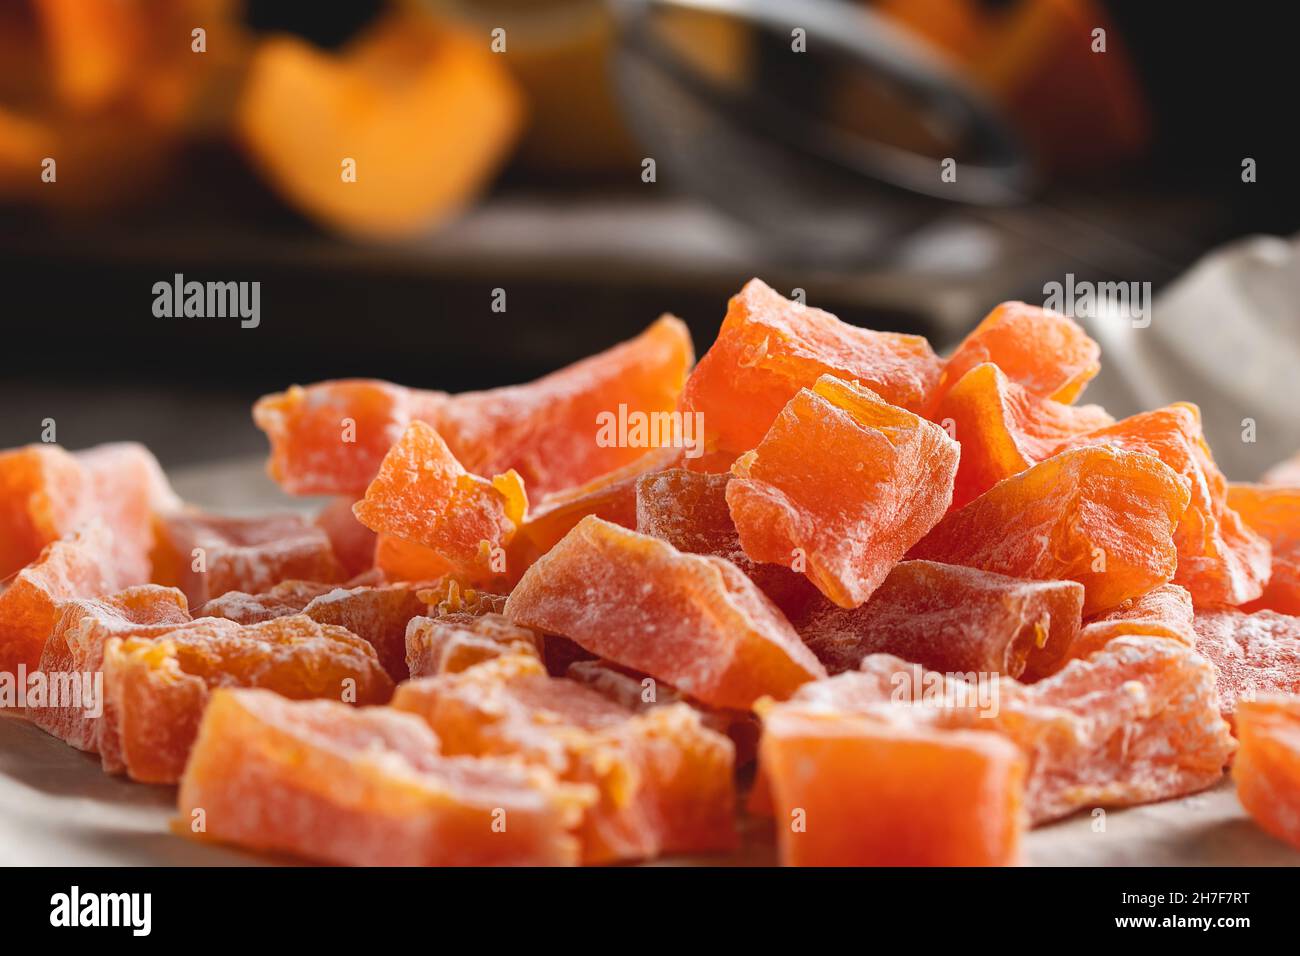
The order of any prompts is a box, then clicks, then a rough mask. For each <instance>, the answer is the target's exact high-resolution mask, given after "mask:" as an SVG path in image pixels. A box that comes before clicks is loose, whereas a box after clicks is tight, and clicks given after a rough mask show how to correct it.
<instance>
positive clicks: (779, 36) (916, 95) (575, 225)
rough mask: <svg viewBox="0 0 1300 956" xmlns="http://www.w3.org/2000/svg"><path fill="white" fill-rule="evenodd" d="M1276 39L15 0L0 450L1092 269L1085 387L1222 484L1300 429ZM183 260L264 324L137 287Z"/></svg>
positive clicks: (458, 7)
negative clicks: (745, 305)
mask: <svg viewBox="0 0 1300 956" xmlns="http://www.w3.org/2000/svg"><path fill="white" fill-rule="evenodd" d="M1294 56H1295V53H1294V41H1293V39H1292V35H1291V32H1290V29H1289V23H1288V22H1287V21H1286V19H1285V18H1284V17H1282V14H1281V13H1279V12H1278V11H1277V5H1269V4H1266V3H1263V2H1259V3H1256V4H1252V3H1235V4H1232V5H1222V4H1210V3H1205V4H1179V5H1173V4H1153V3H1137V2H1127V3H1126V2H1120V0H1115V2H1101V0H875V2H866V0H779V2H778V0H680V2H667V0H422V2H418V0H406V2H401V0H389V2H379V0H352V2H349V3H337V4H322V3H304V4H292V3H284V2H268V0H248V2H238V0H4V2H3V3H0V262H3V265H2V266H0V268H2V269H3V280H4V285H3V299H0V301H2V302H3V310H4V311H3V314H4V318H5V322H4V339H3V345H0V352H2V353H3V355H4V358H5V359H6V360H5V361H4V363H3V378H2V380H0V403H2V406H3V408H4V409H5V414H4V415H3V416H0V447H8V446H13V445H18V444H23V443H26V442H29V441H34V440H38V439H39V436H40V431H41V427H42V421H43V420H44V419H46V418H54V419H55V420H56V422H57V423H58V438H59V440H60V442H62V443H63V444H65V445H67V446H69V447H72V448H78V447H84V446H86V445H90V444H94V443H96V442H100V441H105V440H112V439H128V438H129V439H136V440H141V441H145V442H147V443H148V444H149V445H150V446H151V447H153V448H154V450H155V451H156V453H157V454H158V455H159V457H160V459H161V460H162V461H163V463H164V464H165V465H167V466H169V467H178V466H185V465H191V466H192V465H202V464H203V463H206V462H216V461H219V460H226V459H229V458H231V457H232V456H240V455H249V454H260V453H261V452H262V451H263V449H264V443H263V439H262V438H261V436H260V434H259V433H258V432H257V431H256V430H255V429H254V428H253V427H252V425H251V423H250V422H249V418H248V408H249V404H250V403H251V401H252V400H253V399H254V398H256V397H257V396H258V395H260V394H262V393H263V392H266V391H271V390H279V389H282V388H284V387H285V386H286V385H288V384H290V383H291V382H307V381H312V380H315V379H320V378H327V377H344V376H365V377H379V378H388V379H392V380H395V381H399V382H402V383H405V384H409V385H418V386H422V387H429V388H442V389H448V390H459V389H464V388H479V387H487V386H492V385H499V384H506V383H510V382H516V381H522V380H525V379H528V378H532V377H535V376H537V375H539V374H542V373H544V372H546V371H549V370H551V369H554V368H556V367H558V366H560V365H563V364H565V363H567V362H570V361H573V360H575V359H577V358H580V357H582V356H584V355H587V354H590V353H591V352H593V351H596V350H598V349H601V348H604V347H607V346H608V345H611V344H613V343H614V342H616V341H619V340H621V339H624V338H627V337H630V336H631V335H634V334H635V333H636V332H637V331H639V330H640V329H641V328H643V327H644V326H645V325H646V324H648V323H649V322H650V321H652V320H653V319H654V318H655V317H656V316H657V315H658V314H660V313H661V312H664V311H670V312H674V313H676V314H678V315H680V316H681V317H682V318H684V319H685V320H686V321H687V323H688V324H689V325H690V327H691V329H692V332H693V333H694V335H695V341H696V347H697V350H698V351H699V352H700V353H703V351H704V350H705V349H706V348H707V347H708V345H709V344H710V342H711V341H712V337H713V335H714V333H715V332H716V329H717V326H718V323H719V322H720V321H721V318H722V316H723V314H724V311H725V304H726V299H727V297H728V296H729V295H730V294H731V293H733V292H735V291H736V290H738V289H739V288H740V286H741V285H742V284H743V282H744V281H745V280H746V279H748V278H749V277H751V276H754V275H758V276H761V277H762V278H764V279H765V280H766V281H767V282H768V283H769V284H771V285H772V286H774V287H776V288H777V289H779V290H780V291H782V292H784V293H786V294H787V295H790V294H793V293H794V290H796V289H800V290H803V291H804V293H805V295H806V298H807V301H808V302H809V303H810V304H813V305H817V306H819V307H821V308H825V309H828V310H830V311H832V312H834V313H836V314H837V315H839V316H840V317H841V318H843V319H845V320H846V321H850V322H854V323H856V324H859V325H864V326H869V327H873V328H880V329H895V330H901V331H911V332H920V333H923V334H926V335H928V336H930V337H931V339H932V341H933V342H934V344H935V347H936V348H937V349H940V350H943V349H945V348H949V347H951V346H952V345H954V344H955V343H956V341H958V340H959V339H960V337H961V336H962V335H963V334H964V333H965V332H966V331H967V330H968V329H969V328H970V327H971V326H973V325H974V324H975V323H976V322H977V321H978V320H979V319H980V318H981V317H982V316H983V315H984V314H985V313H986V312H987V311H988V310H989V309H990V308H991V307H992V306H993V305H994V304H996V303H997V302H999V301H1002V300H1004V299H1013V298H1015V299H1024V300H1026V301H1029V302H1034V303H1039V304H1043V303H1044V300H1045V296H1046V292H1045V288H1046V287H1047V285H1048V284H1049V283H1060V284H1062V285H1064V284H1065V283H1067V282H1069V283H1071V284H1073V287H1075V288H1079V287H1080V286H1079V284H1080V283H1085V284H1086V283H1097V282H1115V281H1118V282H1124V283H1136V284H1137V285H1136V286H1134V288H1135V289H1144V288H1147V287H1146V286H1144V285H1143V284H1144V283H1150V286H1149V288H1150V289H1151V290H1152V291H1153V293H1154V294H1156V295H1157V296H1162V297H1160V298H1158V299H1157V301H1156V304H1155V306H1154V307H1153V308H1152V307H1150V304H1149V303H1147V305H1148V312H1147V315H1148V317H1150V318H1151V319H1152V321H1151V323H1150V325H1149V326H1142V325H1141V323H1140V322H1130V321H1129V320H1128V318H1126V317H1123V316H1119V317H1117V316H1115V315H1108V314H1107V313H1106V310H1105V309H1096V310H1093V313H1092V314H1087V315H1081V316H1080V317H1081V318H1082V319H1084V320H1086V321H1087V322H1088V323H1089V326H1090V330H1092V331H1093V334H1094V335H1095V336H1096V337H1098V338H1099V339H1100V340H1101V341H1102V343H1103V349H1104V351H1103V363H1104V366H1105V371H1104V372H1103V375H1102V377H1101V378H1099V379H1098V381H1097V382H1096V383H1095V384H1094V386H1093V387H1092V388H1090V389H1089V391H1088V393H1087V396H1086V399H1087V400H1090V401H1099V402H1102V403H1104V404H1106V405H1107V406H1108V408H1109V409H1110V410H1111V412H1112V413H1113V414H1115V415H1116V416H1117V417H1119V416H1121V415H1124V414H1128V413H1130V412H1132V411H1135V410H1137V408H1138V407H1141V406H1150V405H1154V404H1160V403H1163V402H1166V401H1171V400H1174V399H1180V398H1182V399H1190V400H1194V401H1197V402H1198V403H1199V404H1201V405H1202V408H1203V411H1204V412H1205V415H1206V421H1207V430H1208V431H1209V433H1210V436H1211V440H1212V443H1213V444H1214V445H1215V449H1216V453H1217V455H1218V457H1219V458H1220V461H1221V463H1222V464H1223V465H1224V467H1225V470H1227V471H1228V472H1229V474H1230V476H1232V477H1236V478H1249V477H1252V476H1253V475H1254V473H1255V472H1257V471H1258V470H1260V469H1262V468H1263V467H1264V466H1265V465H1266V464H1268V463H1271V462H1272V461H1275V460H1277V459H1280V458H1282V457H1284V456H1285V455H1287V454H1290V453H1291V452H1292V451H1294V450H1295V449H1296V448H1297V447H1300V432H1298V431H1297V427H1300V423H1298V421H1297V420H1298V419H1300V416H1297V415H1296V414H1295V409H1296V407H1297V406H1298V405H1300V402H1298V401H1297V399H1300V387H1298V386H1297V383H1298V382H1300V373H1297V372H1296V369H1297V368H1300V253H1298V252H1297V246H1296V244H1295V242H1294V241H1292V240H1289V238H1288V237H1291V236H1293V235H1295V233H1296V231H1297V229H1298V228H1300V203H1297V197H1298V195H1300V190H1297V188H1296V185H1295V180H1296V176H1297V173H1298V172H1300V157H1297V155H1296V151H1295V145H1294V139H1295V137H1294V132H1293V127H1294V122H1295V120H1294V117H1295V113H1296V104H1295V92H1296V79H1295V67H1294ZM51 159H53V160H54V164H53V165H51V164H50V163H49V160H51ZM349 162H351V165H350V166H349ZM349 175H351V176H352V180H354V181H350V180H349V179H348V176H349ZM1262 236H1272V237H1277V238H1274V239H1272V240H1268V239H1260V238H1257V237H1262ZM1224 249H1226V250H1227V251H1226V252H1225V251H1220V252H1218V253H1215V254H1213V255H1211V254H1212V253H1214V251H1215V250H1224ZM1207 255H1210V258H1209V259H1206V257H1207ZM1203 260H1204V261H1203ZM1198 263H1201V265H1200V267H1199V269H1198V271H1195V272H1193V273H1192V274H1191V275H1190V276H1189V275H1187V274H1188V272H1189V270H1192V269H1193V267H1195V266H1196V265H1197V264H1198ZM178 273H179V274H182V275H184V277H185V279H186V280H197V281H204V282H206V281H222V282H225V281H236V282H252V281H256V282H260V283H261V299H260V324H259V325H258V327H257V328H255V329H244V328H241V327H240V323H239V322H238V320H236V319H228V318H227V319H221V318H160V317H157V316H155V314H154V312H153V304H154V294H153V291H152V289H153V286H154V284H155V283H156V282H159V281H165V282H170V281H171V280H172V278H173V276H174V275H176V274H178ZM1180 277H1181V278H1180ZM496 290H504V291H505V309H504V311H495V310H494V309H493V305H494V303H497V304H498V307H499V304H500V302H501V297H500V296H499V295H498V294H497V292H496ZM1067 304H1068V303H1067ZM1246 418H1250V419H1251V420H1253V421H1256V422H1257V425H1258V428H1257V430H1256V431H1252V433H1251V438H1253V439H1254V440H1253V441H1252V440H1250V439H1245V438H1243V437H1242V436H1243V426H1242V422H1243V420H1244V419H1246Z"/></svg>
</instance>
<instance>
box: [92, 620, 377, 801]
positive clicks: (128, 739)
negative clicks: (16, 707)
mask: <svg viewBox="0 0 1300 956" xmlns="http://www.w3.org/2000/svg"><path fill="white" fill-rule="evenodd" d="M218 687H261V688H265V689H267V690H273V691H275V692H276V693H278V694H281V695H282V696H284V697H288V698H292V699H295V700H303V699H309V698H329V699H334V700H340V701H343V702H345V703H349V704H353V703H354V704H382V703H386V702H387V701H388V699H389V697H390V696H391V695H392V692H393V682H392V681H391V680H390V679H389V678H388V675H387V674H385V673H384V671H383V668H381V667H380V665H379V660H378V658H377V656H376V655H375V651H374V648H372V647H371V646H370V644H369V643H367V642H366V641H363V640H362V639H361V638H359V637H357V636H356V635H354V634H351V633H349V632H348V631H345V630H344V629H343V628H341V627H333V626H331V625H321V624H317V623H316V622H315V621H313V620H311V619H310V618H308V617H305V616H302V615H293V616H290V617H282V618H277V619H275V620H271V621H265V622H263V623H261V624H251V625H247V626H243V625H239V624H236V623H234V622H233V621H223V620H218V619H205V620H199V621H194V622H193V623H190V624H187V625H183V626H181V627H179V628H177V629H175V630H173V631H171V632H170V633H168V634H164V635H161V636H157V635H151V636H148V637H126V638H125V639H123V638H119V637H111V638H109V640H108V642H107V644H106V645H105V646H104V719H103V721H102V722H101V723H100V727H99V751H100V756H101V758H102V759H103V763H104V769H105V770H107V771H109V772H110V773H121V772H125V773H126V774H127V775H128V776H130V777H131V778H132V779H133V780H139V781H142V782H145V783H175V782H176V781H178V780H179V779H180V777H181V772H182V770H184V768H185V760H186V758H187V757H188V756H189V751H190V747H191V746H192V744H193V742H194V735H195V733H196V732H197V729H198V725H199V720H200V718H201V717H202V715H203V708H204V707H205V706H206V705H207V703H208V699H209V697H210V696H211V692H212V690H213V689H214V688H218Z"/></svg>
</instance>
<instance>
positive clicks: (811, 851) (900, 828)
mask: <svg viewBox="0 0 1300 956" xmlns="http://www.w3.org/2000/svg"><path fill="white" fill-rule="evenodd" d="M760 746H761V752H760V758H759V759H760V760H761V761H762V766H763V771H764V774H765V779H766V780H767V781H768V784H769V786H770V787H771V792H772V798H773V805H774V809H775V813H776V832H777V842H778V845H779V847H780V854H781V863H782V864H783V865H785V866H1008V865H1013V864H1015V863H1017V862H1018V860H1019V855H1020V842H1021V834H1022V832H1023V831H1024V827H1025V820H1024V809H1023V807H1022V806H1021V801H1022V797H1021V791H1022V789H1023V784H1024V775H1025V760H1024V757H1023V756H1022V755H1021V753H1020V751H1019V749H1018V748H1016V746H1015V745H1014V744H1012V743H1011V742H1010V741H1008V740H1004V739H1002V738H1001V737H999V736H997V735H996V734H987V733H978V732H975V731H963V730H956V731H940V730H934V729H932V728H928V727H924V726H920V725H907V724H891V723H889V722H887V721H884V720H879V719H876V718H873V717H868V716H863V715H860V714H844V713H816V712H812V711H801V710H799V709H798V708H796V707H793V706H791V705H788V704H787V705H783V706H780V707H777V708H775V709H773V710H772V711H771V712H770V713H768V714H767V715H766V716H765V718H764V726H763V738H762V743H761V745H760Z"/></svg>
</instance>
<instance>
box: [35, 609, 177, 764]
mask: <svg viewBox="0 0 1300 956" xmlns="http://www.w3.org/2000/svg"><path fill="white" fill-rule="evenodd" d="M189 620H190V614H189V610H188V604H187V603H186V600H185V595H184V594H183V593H181V592H180V591H178V590H177V589H176V588H164V587H159V586H158V585H156V584H142V585H139V586H137V587H132V588H127V589H126V590H125V591H119V592H118V593H117V594H112V595H108V596H106V597H103V598H99V599H79V600H72V601H64V602H61V603H60V604H59V605H58V618H57V620H56V621H55V624H54V630H53V631H52V632H51V633H50V636H49V638H48V639H47V640H46V642H45V647H44V649H43V650H42V651H41V660H40V665H39V666H40V671H41V673H43V674H44V675H45V678H46V681H47V682H49V683H54V682H56V681H63V680H67V681H70V682H71V683H72V684H73V685H74V686H80V687H81V688H82V694H83V700H82V701H81V702H80V703H76V702H74V703H68V702H66V701H64V702H62V703H61V704H56V702H54V701H49V702H47V706H42V707H35V706H31V705H30V704H29V705H28V707H27V718H28V719H29V720H30V721H31V722H32V723H34V724H35V725H36V726H38V727H40V728H41V729H42V730H44V731H45V732H46V733H49V734H53V735H54V736H55V737H58V738H59V739H60V740H62V741H64V742H65V743H68V744H71V745H72V746H73V747H76V748H77V749H78V750H88V751H91V752H94V751H96V750H98V746H99V745H98V739H99V731H98V726H99V718H100V716H102V713H103V703H104V702H103V698H102V692H103V681H102V677H100V676H99V675H102V672H103V666H104V645H105V644H106V643H107V642H108V640H109V638H112V637H147V636H158V635H162V634H166V633H168V632H170V631H173V630H175V629H176V628H177V627H179V626H180V625H182V624H187V623H188V622H189ZM87 689H89V691H90V695H89V696H86V690H87Z"/></svg>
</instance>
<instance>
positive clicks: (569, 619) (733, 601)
mask: <svg viewBox="0 0 1300 956" xmlns="http://www.w3.org/2000/svg"><path fill="white" fill-rule="evenodd" d="M505 615H506V617H508V618H509V619H510V620H511V621H512V622H514V623H515V624H518V625H521V626H523V627H527V628H531V629H533V630H535V631H541V632H544V633H547V634H559V635H562V636H563V637H566V638H569V639H570V640H572V641H574V642H576V643H577V644H578V645H580V646H581V647H583V648H585V649H586V650H587V651H590V652H591V653H593V654H595V655H597V656H600V657H604V658H606V659H607V660H610V661H613V662H615V663H617V664H622V665H624V666H625V667H630V668H632V669H634V670H638V671H641V672H643V673H646V674H650V675H652V676H654V677H656V678H659V679H661V680H665V681H667V682H668V683H669V684H671V685H672V686H674V687H676V688H678V689H679V690H681V691H682V692H683V693H686V694H690V695H691V696H692V697H694V698H696V699H697V700H701V701H703V702H704V703H706V704H710V705H713V706H717V707H734V708H740V709H748V708H749V707H750V705H751V704H752V703H753V702H754V701H755V700H756V699H757V698H758V697H760V696H762V695H764V694H767V695H771V696H773V697H777V698H783V697H786V696H788V695H789V694H790V693H791V692H792V691H794V689H795V688H796V687H798V686H799V685H800V684H802V683H803V682H805V681H808V680H813V679H816V678H818V677H824V676H825V674H826V672H825V670H824V669H823V668H822V666H821V664H820V663H818V661H817V658H816V657H814V656H813V654H812V652H811V651H810V650H808V648H807V647H805V646H804V644H803V642H802V641H800V640H799V635H798V634H796V633H795V631H794V629H793V628H792V627H791V626H790V624H789V622H788V621H786V619H785V618H784V617H783V616H782V615H781V612H780V611H778V610H777V609H776V607H775V605H773V604H772V603H771V602H770V601H769V600H768V599H767V598H766V597H765V596H764V595H763V593H762V592H761V591H759V590H758V588H756V587H755V586H754V585H753V583H752V582H751V581H750V580H749V578H747V577H745V575H744V574H742V573H741V572H740V571H739V570H738V569H737V568H736V567H735V566H734V565H733V564H731V563H730V562H728V561H724V560H723V559H721V558H717V557H714V556H712V555H696V554H683V553H682V552H680V551H678V550H677V549H676V548H674V547H672V545H669V544H667V543H665V542H663V541H660V540H659V539H657V538H651V537H649V536H647V535H643V534H637V533H636V532H635V531H629V530H627V529H626V528H620V527H619V526H617V525H614V524H610V523H609V522H608V521H602V520H601V519H599V518H596V517H588V518H584V519H583V520H582V521H581V522H579V523H578V525H577V527H575V528H574V529H573V530H572V531H570V532H569V533H568V534H567V535H565V537H564V539H563V540H562V541H560V543H559V544H557V545H556V546H555V547H554V548H552V549H551V550H550V551H549V552H548V553H547V554H546V555H545V556H544V557H542V558H541V559H540V560H538V561H537V563H536V564H534V565H533V566H532V567H531V568H529V569H528V571H527V572H525V573H524V576H523V577H522V578H521V579H520V581H519V584H518V585H517V586H516V587H515V589H514V591H512V592H511V594H510V598H509V600H507V601H506V607H505Z"/></svg>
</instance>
